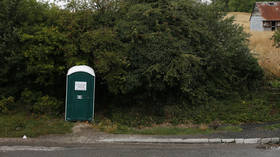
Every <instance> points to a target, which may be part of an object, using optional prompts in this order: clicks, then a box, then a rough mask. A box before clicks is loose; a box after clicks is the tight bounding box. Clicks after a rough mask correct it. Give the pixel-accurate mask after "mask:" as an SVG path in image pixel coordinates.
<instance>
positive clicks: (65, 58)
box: [0, 0, 263, 121]
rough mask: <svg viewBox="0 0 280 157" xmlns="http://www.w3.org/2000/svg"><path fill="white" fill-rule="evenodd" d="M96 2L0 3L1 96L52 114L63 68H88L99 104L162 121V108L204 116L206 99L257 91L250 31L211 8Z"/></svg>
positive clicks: (57, 108)
mask: <svg viewBox="0 0 280 157" xmlns="http://www.w3.org/2000/svg"><path fill="white" fill-rule="evenodd" d="M74 2H76V3H74ZM102 2H103V1H95V3H88V4H84V2H81V1H71V3H70V4H69V5H68V7H66V8H65V9H59V8H57V7H53V6H49V5H46V4H43V3H41V2H37V1H35V0H9V1H8V0H4V1H1V2H0V14H1V17H0V18H1V19H0V58H1V60H0V61H1V65H3V67H2V68H1V69H0V93H6V94H8V95H11V96H14V97H15V98H16V99H17V100H19V98H20V97H21V98H20V100H22V101H21V102H22V103H24V104H25V105H26V109H28V110H30V111H32V112H35V113H44V114H45V113H48V114H57V113H60V112H63V107H64V106H63V102H62V101H61V100H64V97H65V82H66V80H65V77H66V73H67V69H69V68H70V67H71V66H74V65H79V64H87V65H89V66H91V67H93V69H94V70H95V72H96V76H97V77H96V78H97V79H96V101H97V104H110V105H108V106H110V107H112V108H126V107H136V108H137V107H138V108H139V107H145V108H148V107H149V106H151V107H150V109H151V110H153V113H154V114H155V116H162V115H164V112H163V110H162V108H163V107H164V106H166V105H168V104H177V105H178V107H181V108H182V109H185V108H190V107H194V108H195V107H198V106H201V107H202V108H203V107H205V106H206V108H210V109H211V108H212V107H211V105H212V104H211V103H210V102H212V101H215V100H222V99H227V98H228V97H230V96H232V95H234V94H235V93H241V94H242V93H246V92H248V91H250V90H255V89H257V88H258V86H259V85H260V82H261V81H262V78H263V72H262V69H261V68H260V67H259V66H258V63H257V61H256V59H254V58H253V57H252V55H251V54H250V50H249V48H248V40H247V38H248V34H245V33H244V32H243V29H242V27H240V26H238V25H235V24H233V19H227V18H225V17H224V16H225V14H224V13H223V12H222V11H221V10H220V9H219V8H218V7H216V6H215V5H203V4H200V3H197V2H196V1H194V0H170V1H167V0H149V1H142V0H129V1H108V2H107V1H106V2H107V3H102ZM85 3H86V2H85ZM143 104H145V105H143ZM198 114H199V113H198ZM201 115H202V114H201ZM115 116H117V117H119V116H120V115H117V114H116V115H115ZM208 119H209V120H211V118H207V121H208ZM135 121H138V119H136V120H135Z"/></svg>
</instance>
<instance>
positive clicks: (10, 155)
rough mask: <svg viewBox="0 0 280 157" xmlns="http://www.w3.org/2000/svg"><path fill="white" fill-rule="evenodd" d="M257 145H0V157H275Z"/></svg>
mask: <svg viewBox="0 0 280 157" xmlns="http://www.w3.org/2000/svg"><path fill="white" fill-rule="evenodd" d="M257 147H258V146H257V145H237V144H212V145H193V144H191V145H183V144H94V145H85V146H78V145H76V146H59V147H55V146H54V147H38V146H0V157H279V156H280V150H267V149H260V148H257Z"/></svg>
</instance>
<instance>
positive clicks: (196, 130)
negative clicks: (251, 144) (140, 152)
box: [95, 120, 242, 135]
mask: <svg viewBox="0 0 280 157" xmlns="http://www.w3.org/2000/svg"><path fill="white" fill-rule="evenodd" d="M107 121H108V120H107ZM107 123H108V122H107ZM107 123H102V122H100V123H99V124H96V125H95V126H96V127H97V128H99V129H100V130H101V131H105V132H109V133H113V134H141V135H191V134H212V133H218V132H240V131H242V128H240V127H239V126H231V125H230V126H223V127H218V128H217V129H213V128H208V127H205V128H200V127H192V128H184V127H177V126H155V127H146V128H141V129H139V128H135V127H128V126H125V125H120V124H112V123H110V124H109V125H107ZM104 124H106V125H104Z"/></svg>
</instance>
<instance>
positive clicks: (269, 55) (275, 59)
mask: <svg viewBox="0 0 280 157" xmlns="http://www.w3.org/2000/svg"><path fill="white" fill-rule="evenodd" d="M250 15H251V14H250V13H240V12H231V13H228V15H227V17H230V16H234V17H235V23H236V24H239V25H241V26H243V28H244V30H245V32H247V33H250V34H251V36H250V38H249V40H250V45H249V47H250V49H251V52H252V53H253V55H254V56H255V57H256V58H257V59H258V62H259V64H260V66H261V67H262V68H263V69H264V70H265V71H266V72H268V73H271V74H274V75H275V76H278V77H280V48H276V47H275V46H273V41H272V40H271V37H272V35H273V33H274V32H270V31H266V32H256V31H250V21H249V19H250Z"/></svg>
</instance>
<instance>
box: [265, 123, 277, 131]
mask: <svg viewBox="0 0 280 157" xmlns="http://www.w3.org/2000/svg"><path fill="white" fill-rule="evenodd" d="M263 128H264V129H267V130H277V129H280V124H272V125H268V126H265V127H263Z"/></svg>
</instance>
